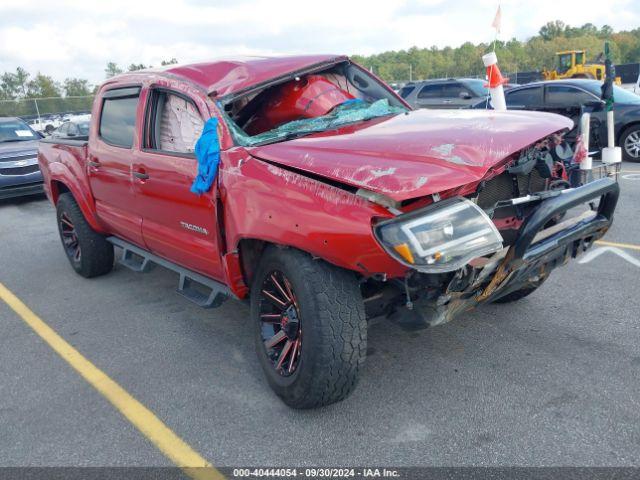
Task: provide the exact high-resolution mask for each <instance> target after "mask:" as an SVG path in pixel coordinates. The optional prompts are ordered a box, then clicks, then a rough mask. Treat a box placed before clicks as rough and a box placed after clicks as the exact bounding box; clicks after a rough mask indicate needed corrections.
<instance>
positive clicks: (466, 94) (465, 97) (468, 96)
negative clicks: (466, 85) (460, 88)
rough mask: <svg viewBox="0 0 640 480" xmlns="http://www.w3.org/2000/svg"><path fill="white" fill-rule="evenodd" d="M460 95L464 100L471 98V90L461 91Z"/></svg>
mask: <svg viewBox="0 0 640 480" xmlns="http://www.w3.org/2000/svg"><path fill="white" fill-rule="evenodd" d="M458 96H459V97H460V98H461V99H462V100H469V99H470V98H471V94H470V93H469V92H460V93H459V94H458Z"/></svg>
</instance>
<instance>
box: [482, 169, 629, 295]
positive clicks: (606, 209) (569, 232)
mask: <svg viewBox="0 0 640 480" xmlns="http://www.w3.org/2000/svg"><path fill="white" fill-rule="evenodd" d="M619 194H620V187H619V185H618V183H617V182H616V181H615V180H613V179H611V178H602V179H600V180H596V181H593V182H591V183H588V184H586V185H583V186H581V187H578V188H575V189H572V190H569V191H566V192H562V193H561V194H560V195H558V196H556V197H553V198H549V199H547V200H544V201H542V202H541V204H540V205H539V206H538V208H537V209H536V211H535V212H534V213H533V214H532V215H531V216H530V217H529V218H528V219H527V220H526V221H525V222H524V223H523V224H522V226H521V227H520V231H519V233H518V238H517V240H516V242H515V244H514V245H513V246H512V247H510V249H509V251H508V252H507V254H506V256H505V259H504V261H503V262H502V263H501V264H500V266H499V267H498V270H497V271H496V274H495V275H494V276H493V278H492V280H491V282H490V283H489V285H488V286H487V287H486V288H485V290H484V291H483V292H482V294H481V295H480V296H479V297H478V300H479V301H491V300H495V299H497V298H499V297H501V296H504V295H506V294H508V293H510V292H513V291H515V290H519V289H521V288H523V287H525V286H526V285H527V284H528V283H529V282H530V279H531V278H532V277H534V278H535V277H546V276H547V275H548V272H550V271H551V270H553V269H554V268H555V267H557V266H559V265H564V264H565V263H567V262H568V261H569V259H571V258H575V257H576V256H577V255H578V254H580V253H582V252H584V251H586V250H587V249H588V248H589V247H591V245H592V244H593V242H594V241H596V240H598V239H599V238H601V237H602V236H603V235H604V234H605V233H606V232H607V230H609V227H610V226H611V223H612V222H613V213H614V211H615V209H616V205H617V203H618V196H619ZM598 198H599V199H600V202H599V205H598V210H597V211H596V212H594V214H593V215H592V216H589V217H588V218H584V219H582V220H579V221H578V222H576V223H575V224H572V225H570V226H567V227H566V228H562V229H558V228H556V229H555V231H554V230H553V229H550V230H552V233H551V234H549V235H546V236H544V237H543V238H541V239H538V238H539V236H540V234H541V233H543V230H544V228H545V225H547V224H548V223H549V222H550V221H551V220H553V219H554V218H556V217H557V216H558V215H559V214H562V213H565V212H566V211H567V210H569V209H571V208H573V207H576V206H579V205H582V204H585V203H588V202H590V201H593V200H596V199H598ZM560 225H562V224H560Z"/></svg>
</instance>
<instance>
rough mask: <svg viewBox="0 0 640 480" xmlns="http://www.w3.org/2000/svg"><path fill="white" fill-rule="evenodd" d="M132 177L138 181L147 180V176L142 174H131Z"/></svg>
mask: <svg viewBox="0 0 640 480" xmlns="http://www.w3.org/2000/svg"><path fill="white" fill-rule="evenodd" d="M133 176H134V177H136V178H138V179H140V180H146V179H148V178H149V175H147V174H146V173H144V172H133Z"/></svg>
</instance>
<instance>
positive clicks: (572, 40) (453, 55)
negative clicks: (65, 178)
mask: <svg viewBox="0 0 640 480" xmlns="http://www.w3.org/2000/svg"><path fill="white" fill-rule="evenodd" d="M605 41H608V42H609V45H610V49H611V53H612V55H613V61H614V63H635V62H639V61H640V28H636V29H634V30H629V31H619V32H614V31H613V29H612V28H611V27H610V26H608V25H604V26H603V27H601V28H598V27H596V26H595V25H593V24H592V23H586V24H584V25H582V26H581V27H572V26H570V25H567V24H565V23H563V22H562V21H560V20H556V21H553V22H548V23H547V24H546V25H543V26H542V27H541V28H540V30H539V31H538V34H537V35H534V36H533V37H531V38H529V39H527V40H524V41H520V40H518V39H516V38H512V39H511V40H507V41H497V42H495V49H496V53H497V55H498V60H499V63H500V68H501V70H502V71H503V72H509V73H511V74H513V73H514V72H518V71H531V70H542V69H543V68H548V69H550V68H553V67H554V66H555V52H557V51H561V50H572V49H579V50H587V57H588V59H589V60H595V59H596V57H598V55H599V54H600V53H601V52H602V50H603V46H604V42H605ZM493 47H494V44H493V43H492V42H487V43H479V44H477V45H476V44H473V43H471V42H466V43H463V44H462V45H460V46H459V47H457V48H452V47H444V48H438V47H435V46H433V47H429V48H419V47H415V46H414V47H411V48H409V49H408V50H398V51H387V52H382V53H378V54H374V55H369V56H361V55H355V56H354V57H353V58H354V60H355V61H357V62H358V63H360V64H361V65H364V66H365V67H367V68H370V69H372V70H373V71H374V72H375V73H376V74H377V75H379V76H380V77H382V78H383V79H384V80H386V81H388V82H397V81H406V80H409V76H410V75H411V77H412V79H414V80H415V79H424V78H440V77H458V76H470V75H473V76H482V75H483V71H484V68H483V65H482V59H481V57H482V55H483V54H485V53H487V52H489V51H491V50H492V49H493ZM175 63H177V60H176V59H175V58H172V59H170V60H163V61H162V62H161V65H172V64H175ZM149 67H151V65H144V64H142V63H139V64H136V63H132V64H131V65H129V66H128V67H126V70H127V71H134V70H140V69H143V68H149ZM124 71H125V69H124V68H121V67H119V66H118V65H117V64H116V63H114V62H109V63H107V65H106V67H105V70H104V74H105V77H106V78H109V77H112V76H114V75H117V74H119V73H122V72H124ZM96 88H97V86H94V85H91V84H90V83H89V81H88V80H86V79H82V78H66V79H65V80H64V81H62V82H58V81H56V80H54V79H53V78H52V77H51V76H49V75H45V74H43V73H41V72H37V73H36V74H35V75H31V74H30V73H29V72H27V71H26V70H25V69H23V68H22V67H18V68H17V69H16V70H15V71H14V72H4V73H3V74H2V75H1V76H0V114H7V113H6V112H4V110H5V108H4V106H6V105H7V104H8V103H11V102H6V101H7V100H20V99H24V98H36V99H38V98H51V97H54V98H67V97H84V96H90V95H92V94H94V93H95V90H96ZM1 100H5V102H2V101H1ZM49 103H51V104H52V105H51V107H50V108H47V110H50V111H56V110H55V109H56V108H61V107H60V105H56V104H55V103H56V102H52V101H50V102H49ZM57 103H60V102H57ZM67 103H68V101H67ZM8 108H17V107H16V106H15V105H14V106H11V105H9V107H8ZM30 108H31V107H30ZM58 111H60V110H58ZM19 114H20V113H13V115H19Z"/></svg>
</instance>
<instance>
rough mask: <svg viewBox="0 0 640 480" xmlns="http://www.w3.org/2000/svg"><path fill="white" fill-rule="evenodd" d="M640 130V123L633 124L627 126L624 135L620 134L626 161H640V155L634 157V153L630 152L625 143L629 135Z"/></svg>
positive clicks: (623, 156)
mask: <svg viewBox="0 0 640 480" xmlns="http://www.w3.org/2000/svg"><path fill="white" fill-rule="evenodd" d="M639 132H640V125H631V126H630V127H627V128H626V129H625V130H624V131H623V132H622V135H620V143H619V145H620V147H621V150H622V159H623V160H624V161H626V162H636V163H637V162H640V157H634V156H633V155H631V154H630V153H629V152H627V150H626V148H625V143H626V141H627V137H629V135H631V134H633V133H636V134H638V133H639Z"/></svg>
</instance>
